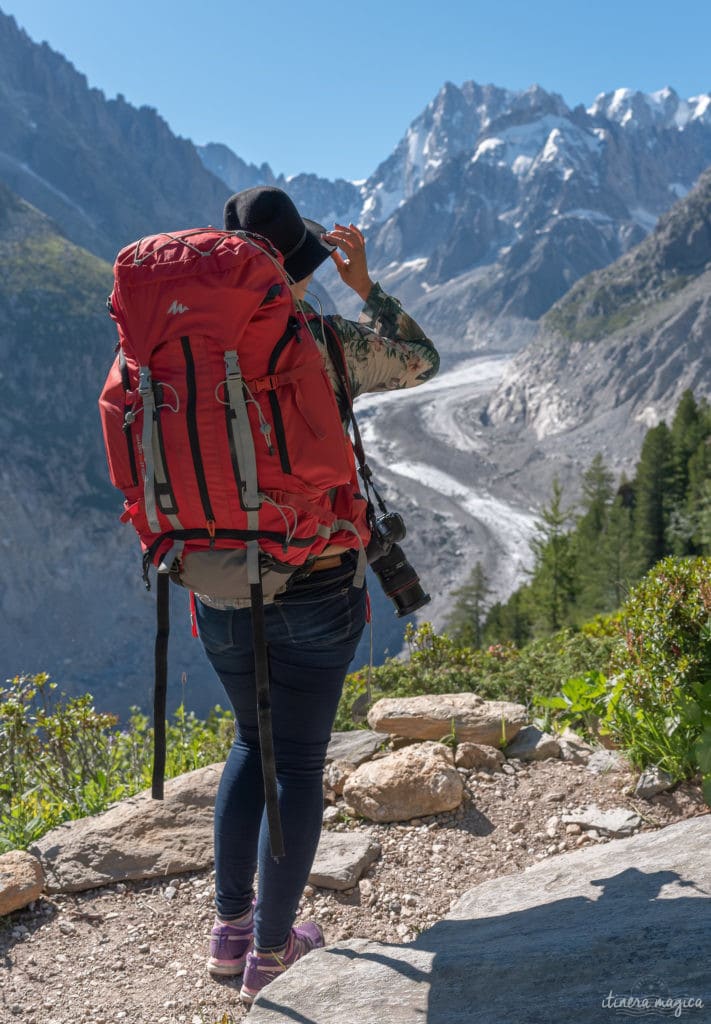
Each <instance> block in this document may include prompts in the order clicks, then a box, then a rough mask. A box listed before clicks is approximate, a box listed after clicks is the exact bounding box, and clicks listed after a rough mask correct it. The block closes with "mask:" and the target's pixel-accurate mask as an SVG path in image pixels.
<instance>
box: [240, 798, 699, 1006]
mask: <svg viewBox="0 0 711 1024" xmlns="http://www.w3.org/2000/svg"><path fill="white" fill-rule="evenodd" d="M710 843H711V815H704V816H703V817H698V818H693V819H691V820H689V821H685V822H681V823H679V824H676V825H671V826H669V827H668V828H665V829H661V830H659V831H656V832H646V833H643V834H640V835H637V836H634V837H632V838H631V839H618V840H613V841H612V842H610V843H607V844H605V845H601V846H594V847H591V848H586V849H581V850H577V851H575V852H573V853H566V854H562V855H561V856H558V857H552V858H551V859H549V860H546V861H544V862H542V863H540V864H536V865H535V866H534V867H531V868H530V869H528V870H527V871H523V872H521V873H519V874H516V875H507V876H504V877H502V878H498V879H494V880H492V881H489V882H484V883H482V884H481V885H479V886H477V887H476V888H475V889H472V890H470V892H468V893H467V894H465V895H464V896H463V897H462V898H461V899H460V900H459V901H458V902H457V904H456V905H455V906H454V907H453V909H452V911H451V913H450V914H449V916H448V917H447V918H445V920H443V921H440V922H439V923H438V924H436V925H435V926H434V927H433V928H430V929H429V930H428V931H426V932H423V934H422V935H421V936H420V937H419V938H418V939H417V941H416V942H413V943H410V944H408V945H405V946H397V945H385V944H381V943H377V942H368V941H366V940H364V939H356V940H350V941H348V942H342V943H338V944H337V945H335V946H330V947H329V948H327V949H324V950H315V951H314V952H312V953H309V955H308V956H307V957H305V958H304V959H303V960H301V961H300V962H299V963H297V964H295V965H294V967H292V968H291V969H290V970H289V971H287V972H286V973H285V974H284V975H283V976H282V977H280V978H277V980H276V981H275V982H273V984H271V985H269V986H268V988H266V989H265V990H264V992H263V993H262V994H261V995H260V996H258V997H257V1000H256V1001H255V1004H254V1007H253V1009H252V1010H251V1012H250V1015H249V1020H250V1024H283V1022H284V1021H303V1022H308V1024H381V1022H383V1021H387V1022H388V1024H473V1022H475V1021H476V1024H509V1022H516V1024H570V1022H571V1021H575V1024H600V1022H605V1021H608V1022H609V1024H615V1022H616V1021H618V1020H625V1019H627V1018H628V1017H629V1016H630V1014H629V1012H628V1013H625V1012H624V1011H621V1010H620V1003H619V1000H630V999H631V1000H634V999H638V1000H640V999H643V998H645V997H646V998H648V999H652V1000H654V999H657V998H658V999H662V1000H667V1003H666V1006H667V1007H669V1002H668V1001H669V1000H675V999H676V1000H682V999H686V1000H691V1001H693V1002H694V1005H693V1006H688V1008H687V1009H685V1010H684V1012H683V1013H682V1014H681V1015H680V1016H681V1018H682V1020H686V1021H688V1022H699V1024H701V1022H702V1021H703V1022H706V1021H708V1020H709V1015H710V1014H711V980H710V978H711V974H710V972H709V969H708V935H709V920H711V898H710V897H709V894H710V893H711V858H709V856H708V849H709V844H710ZM700 1004H701V1005H700ZM631 1015H632V1016H641V1015H642V1014H640V1012H639V1010H638V1011H637V1013H636V1014H634V1013H633V1014H631ZM657 1016H666V1017H669V1019H676V1018H675V1015H674V1009H673V1007H672V1008H671V1009H669V1008H667V1009H666V1010H665V1011H664V1012H662V1013H660V1011H659V1010H657ZM677 1016H679V1014H677Z"/></svg>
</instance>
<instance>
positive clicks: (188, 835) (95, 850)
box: [30, 764, 223, 892]
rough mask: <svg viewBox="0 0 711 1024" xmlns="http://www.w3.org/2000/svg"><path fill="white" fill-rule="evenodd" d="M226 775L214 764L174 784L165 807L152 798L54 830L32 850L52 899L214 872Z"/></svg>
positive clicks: (163, 802)
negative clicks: (217, 813)
mask: <svg viewBox="0 0 711 1024" xmlns="http://www.w3.org/2000/svg"><path fill="white" fill-rule="evenodd" d="M222 768H223V766H222V765H221V764H214V765H208V766H207V767H206V768H198V769H197V771H194V772H188V773H187V774H186V775H180V776H179V777H178V778H176V779H169V780H168V781H167V782H166V784H165V799H164V800H153V799H152V798H151V794H150V791H146V792H143V793H140V794H138V795H137V796H134V797H130V798H129V799H128V800H122V801H121V803H119V804H116V805H115V806H114V807H112V808H110V809H109V810H108V811H104V813H103V814H98V815H96V816H94V817H91V818H80V819H79V820H78V821H68V822H66V823H65V824H63V825H60V826H58V828H55V829H52V831H51V832H48V833H47V834H46V835H45V836H43V837H42V838H41V839H40V840H38V842H37V843H35V844H34V845H33V846H32V847H31V848H30V852H31V853H33V854H34V855H35V856H36V857H38V858H39V860H40V861H41V863H42V866H43V868H44V872H45V877H46V887H47V890H48V892H79V891H81V890H83V889H92V888H94V887H95V886H99V885H109V884H111V883H112V882H118V881H123V880H124V879H129V878H130V879H140V878H155V877H160V876H163V875H170V874H179V873H180V872H183V871H198V870H202V869H203V868H206V867H209V866H210V864H212V861H213V833H212V825H213V810H214V806H215V794H216V792H217V785H218V783H219V781H220V776H221V774H222Z"/></svg>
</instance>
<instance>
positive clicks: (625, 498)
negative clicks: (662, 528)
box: [596, 477, 637, 612]
mask: <svg viewBox="0 0 711 1024" xmlns="http://www.w3.org/2000/svg"><path fill="white" fill-rule="evenodd" d="M631 493H632V492H631V489H630V488H629V487H628V486H627V481H626V480H625V479H624V477H623V479H622V481H621V482H620V487H619V489H618V492H617V495H616V496H615V499H614V501H613V503H612V505H611V507H610V510H609V512H608V516H607V528H606V530H605V535H604V537H603V538H602V544H601V547H600V563H601V567H602V573H603V574H604V587H603V589H602V593H601V600H600V604H599V607H598V608H597V609H596V612H608V611H614V610H615V609H616V608H619V607H620V605H621V604H623V602H624V601H625V600H626V599H627V595H628V593H629V590H630V586H631V585H632V583H634V582H636V580H637V575H636V564H635V548H634V534H633V531H634V522H633V518H632V502H631V500H630V496H631Z"/></svg>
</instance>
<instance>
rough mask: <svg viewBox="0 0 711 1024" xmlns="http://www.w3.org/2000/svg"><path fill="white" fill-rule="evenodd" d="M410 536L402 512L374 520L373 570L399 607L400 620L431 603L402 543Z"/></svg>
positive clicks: (370, 558)
mask: <svg viewBox="0 0 711 1024" xmlns="http://www.w3.org/2000/svg"><path fill="white" fill-rule="evenodd" d="M406 533H407V530H406V528H405V523H404V520H403V518H402V516H401V515H400V514H399V513H398V512H386V513H385V514H384V515H382V516H379V517H378V518H377V519H375V520H374V522H373V524H372V533H371V538H370V542H369V544H368V548H367V552H366V553H367V556H368V562H369V563H370V567H371V569H372V570H373V572H374V573H375V575H376V576H377V577H378V580H379V581H380V585H381V587H382V588H383V591H384V592H385V594H386V596H387V597H389V598H390V599H391V601H392V602H393V604H394V605H395V614H396V615H397V616H398V617H399V618H402V616H403V615H410V614H411V613H412V612H416V611H417V609H418V608H422V606H423V605H426V604H427V603H428V602H429V601H430V600H431V599H430V595H429V594H426V593H425V592H424V590H423V589H422V587H421V586H420V577H419V576H418V575H417V573H416V572H415V570H414V569H413V568H412V566H411V565H410V563H409V562H408V560H407V558H406V557H405V555H404V553H403V550H402V548H401V547H400V545H399V543H398V541H401V540H403V539H404V537H405V534H406Z"/></svg>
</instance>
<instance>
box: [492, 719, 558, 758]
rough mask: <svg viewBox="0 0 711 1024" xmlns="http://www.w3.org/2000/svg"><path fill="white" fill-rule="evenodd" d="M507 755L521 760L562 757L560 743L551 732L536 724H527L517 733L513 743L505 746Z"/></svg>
mask: <svg viewBox="0 0 711 1024" xmlns="http://www.w3.org/2000/svg"><path fill="white" fill-rule="evenodd" d="M504 753H505V754H506V757H515V758H518V759H519V760H521V761H545V759H546V758H547V757H560V743H559V742H558V740H557V739H556V738H555V737H554V736H551V735H550V733H547V732H541V730H540V729H537V728H536V727H535V725H526V726H524V728H523V729H520V730H519V732H518V733H517V734H516V739H515V740H514V741H513V743H509V745H508V746H507V747H506V748H505V750H504Z"/></svg>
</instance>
